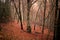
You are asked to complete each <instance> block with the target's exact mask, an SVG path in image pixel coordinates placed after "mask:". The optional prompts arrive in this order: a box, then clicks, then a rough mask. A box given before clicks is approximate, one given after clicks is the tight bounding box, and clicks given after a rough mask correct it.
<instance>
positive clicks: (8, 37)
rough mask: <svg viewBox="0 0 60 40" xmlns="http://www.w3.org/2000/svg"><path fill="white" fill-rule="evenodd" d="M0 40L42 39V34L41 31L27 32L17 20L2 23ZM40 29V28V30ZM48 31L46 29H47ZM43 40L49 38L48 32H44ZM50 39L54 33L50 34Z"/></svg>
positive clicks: (51, 39)
mask: <svg viewBox="0 0 60 40" xmlns="http://www.w3.org/2000/svg"><path fill="white" fill-rule="evenodd" d="M0 26H1V31H0V40H41V38H42V37H41V36H42V34H39V33H27V32H25V31H23V30H21V29H20V28H21V27H20V24H19V23H17V21H12V22H8V23H0ZM39 31H40V30H39ZM45 31H46V30H45ZM43 40H47V34H43ZM49 40H53V34H52V32H51V35H50V36H49Z"/></svg>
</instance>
